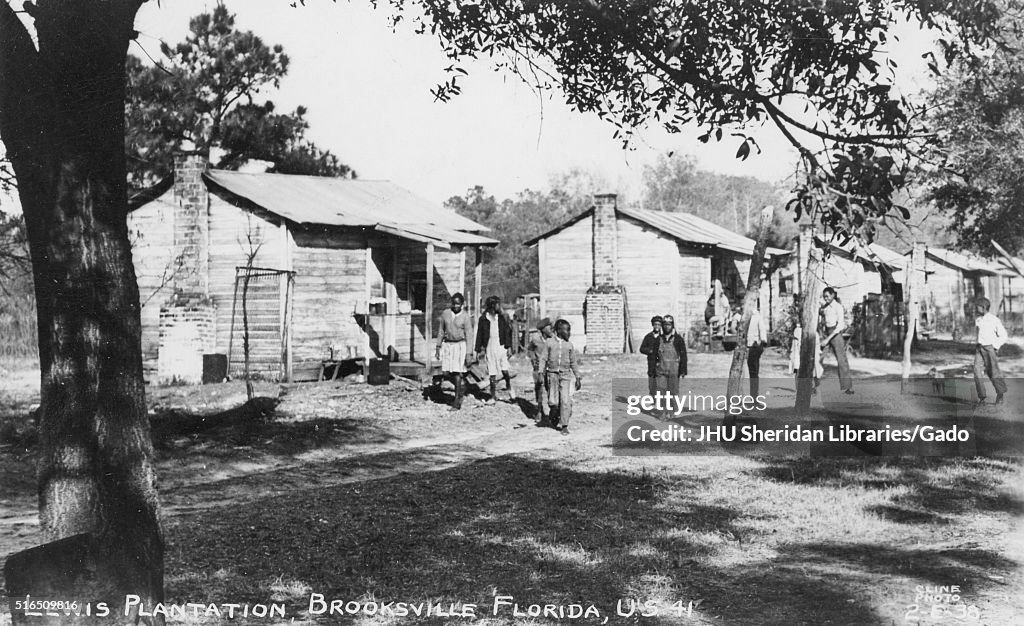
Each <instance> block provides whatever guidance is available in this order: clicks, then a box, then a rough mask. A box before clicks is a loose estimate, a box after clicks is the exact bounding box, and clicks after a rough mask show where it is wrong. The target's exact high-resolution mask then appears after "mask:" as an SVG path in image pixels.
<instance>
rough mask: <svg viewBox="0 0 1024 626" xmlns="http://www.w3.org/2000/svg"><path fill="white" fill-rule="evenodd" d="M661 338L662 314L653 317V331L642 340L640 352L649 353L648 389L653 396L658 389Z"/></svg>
mask: <svg viewBox="0 0 1024 626" xmlns="http://www.w3.org/2000/svg"><path fill="white" fill-rule="evenodd" d="M660 338H661V316H660V315H655V316H654V317H652V318H651V332H649V333H647V335H646V336H644V340H643V341H642V342H640V354H646V355H647V391H648V393H650V395H651V396H653V395H654V392H656V391H657V390H658V387H657V386H656V385H655V376H657V372H656V371H655V370H656V369H657V366H658V340H659V339H660Z"/></svg>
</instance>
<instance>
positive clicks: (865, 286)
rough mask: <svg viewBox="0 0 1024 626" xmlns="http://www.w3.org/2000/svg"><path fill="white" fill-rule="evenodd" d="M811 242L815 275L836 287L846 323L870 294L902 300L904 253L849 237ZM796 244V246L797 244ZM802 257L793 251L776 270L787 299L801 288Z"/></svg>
mask: <svg viewBox="0 0 1024 626" xmlns="http://www.w3.org/2000/svg"><path fill="white" fill-rule="evenodd" d="M808 232H809V231H808ZM808 237H809V235H808ZM814 245H815V246H816V247H817V249H818V250H819V251H820V253H821V257H820V258H821V259H822V261H821V264H820V265H819V266H818V279H819V280H820V281H821V283H822V285H823V286H825V287H831V288H833V289H835V290H836V295H837V296H838V297H839V301H840V302H841V303H842V304H843V306H844V307H845V308H846V313H847V316H849V317H850V319H848V320H847V323H850V322H852V321H853V320H852V315H853V306H854V305H856V304H860V303H861V302H863V301H864V299H865V298H866V297H868V296H869V295H870V294H879V295H881V294H889V295H893V296H894V297H895V298H896V301H898V302H902V300H903V297H904V296H903V294H904V291H903V290H904V286H903V285H904V276H903V275H904V273H905V272H906V266H907V263H908V262H909V259H908V258H907V257H905V256H904V255H902V254H900V253H899V252H896V251H895V250H892V249H890V248H887V247H885V246H883V245H880V244H877V243H872V244H870V245H866V246H865V245H860V244H858V243H857V242H855V241H852V240H851V241H849V242H847V243H845V244H842V245H840V244H839V243H837V242H836V241H835V240H829V239H826V238H824V237H822V236H820V235H816V236H815V237H814ZM797 247H798V249H799V245H798V246H797ZM806 257H807V255H806V253H804V252H803V251H800V252H798V254H794V255H793V256H792V257H791V258H790V259H789V263H788V264H787V265H786V266H785V267H783V268H782V270H781V271H780V273H779V280H780V282H781V290H782V292H783V293H784V294H785V296H786V297H787V298H789V300H790V301H791V300H792V295H793V294H795V293H799V291H800V289H801V288H802V285H800V284H799V281H800V264H801V263H803V264H806V263H807V258H806Z"/></svg>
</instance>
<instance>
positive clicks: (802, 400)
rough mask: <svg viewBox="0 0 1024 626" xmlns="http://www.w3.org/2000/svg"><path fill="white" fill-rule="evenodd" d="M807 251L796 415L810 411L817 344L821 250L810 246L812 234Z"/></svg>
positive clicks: (821, 286) (806, 413)
mask: <svg viewBox="0 0 1024 626" xmlns="http://www.w3.org/2000/svg"><path fill="white" fill-rule="evenodd" d="M808 241H809V242H810V250H809V251H808V255H807V266H806V268H805V269H804V275H803V276H802V277H800V278H801V280H802V281H803V287H802V295H803V304H802V307H801V311H800V312H801V315H800V325H801V327H802V331H803V334H802V335H801V336H800V368H799V369H798V370H797V375H796V406H795V411H794V412H795V413H796V415H798V416H801V417H803V416H807V415H808V414H810V412H811V395H812V393H813V391H814V360H815V352H816V349H815V348H816V346H817V345H818V314H819V311H820V304H819V301H820V300H821V290H822V288H823V285H822V284H821V281H820V280H818V270H819V266H820V265H821V253H820V252H819V251H818V249H817V248H816V247H815V246H814V243H813V242H814V239H813V237H809V238H808Z"/></svg>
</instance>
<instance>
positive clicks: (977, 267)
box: [925, 248, 1009, 276]
mask: <svg viewBox="0 0 1024 626" xmlns="http://www.w3.org/2000/svg"><path fill="white" fill-rule="evenodd" d="M925 256H927V257H928V258H930V259H932V260H933V261H938V262H940V263H943V264H945V265H948V266H950V267H952V268H954V269H958V270H960V271H961V272H965V273H968V274H979V275H982V276H995V275H998V274H1007V273H1009V270H1008V269H1006V268H1004V267H1001V266H999V265H996V264H995V263H989V262H988V261H985V260H984V259H979V258H978V257H974V256H968V255H966V254H963V253H961V252H955V251H953V250H947V249H945V248H928V250H926V251H925Z"/></svg>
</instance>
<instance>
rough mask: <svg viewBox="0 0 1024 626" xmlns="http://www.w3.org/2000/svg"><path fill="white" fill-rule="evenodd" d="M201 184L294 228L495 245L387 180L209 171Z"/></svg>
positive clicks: (470, 224) (475, 227) (472, 226)
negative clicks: (348, 228)
mask: <svg viewBox="0 0 1024 626" xmlns="http://www.w3.org/2000/svg"><path fill="white" fill-rule="evenodd" d="M203 179H204V180H205V181H206V182H207V183H208V184H210V186H211V187H213V188H214V190H219V191H222V192H227V194H228V195H231V196H235V197H237V198H241V199H243V200H245V201H248V202H250V203H252V204H254V205H257V206H259V207H260V208H262V209H264V210H266V211H269V212H270V213H273V214H275V215H279V216H281V217H283V218H285V219H287V220H289V221H291V222H295V223H297V224H317V225H326V226H353V227H363V228H372V229H376V230H379V231H381V232H387V233H389V234H393V235H397V236H401V237H408V238H411V239H417V240H424V241H431V242H433V241H438V242H447V243H455V244H463V245H497V243H498V242H497V241H495V240H494V239H490V238H488V237H483V236H481V235H478V234H474V233H481V232H485V231H488V230H490V229H488V228H487V227H486V226H484V225H482V224H478V223H476V222H474V221H473V220H471V219H469V218H466V217H463V216H461V215H459V214H458V213H456V212H454V211H450V210H448V209H445V208H443V207H441V206H438V205H436V204H434V203H433V202H430V201H429V200H425V199H423V198H421V197H419V196H417V195H415V194H414V193H412V192H411V191H409V190H407V189H404V188H402V187H400V186H398V185H396V184H394V183H392V182H389V181H386V180H359V179H350V178H331V177H327V176H299V175H292V174H268V173H246V172H232V171H227V170H207V171H206V172H205V173H204V174H203Z"/></svg>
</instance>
